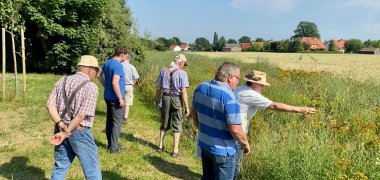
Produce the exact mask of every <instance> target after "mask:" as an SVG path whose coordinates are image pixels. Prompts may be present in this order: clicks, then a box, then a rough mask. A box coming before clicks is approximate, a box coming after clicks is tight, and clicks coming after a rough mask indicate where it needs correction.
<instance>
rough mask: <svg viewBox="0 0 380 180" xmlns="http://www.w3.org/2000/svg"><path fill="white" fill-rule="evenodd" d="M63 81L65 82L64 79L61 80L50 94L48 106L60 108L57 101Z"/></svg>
mask: <svg viewBox="0 0 380 180" xmlns="http://www.w3.org/2000/svg"><path fill="white" fill-rule="evenodd" d="M62 80H63V78H61V79H60V80H59V81H57V82H56V83H55V85H54V89H53V91H52V92H51V93H50V96H49V99H48V101H47V103H46V105H47V106H58V105H57V99H58V96H59V95H60V94H59V88H60V87H61V86H62V83H63V82H62Z"/></svg>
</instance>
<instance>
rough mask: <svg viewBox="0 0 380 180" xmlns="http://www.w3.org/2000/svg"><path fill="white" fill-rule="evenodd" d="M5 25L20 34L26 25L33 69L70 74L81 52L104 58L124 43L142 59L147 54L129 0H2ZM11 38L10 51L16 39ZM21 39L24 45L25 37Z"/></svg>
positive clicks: (0, 7) (29, 64) (29, 63)
mask: <svg viewBox="0 0 380 180" xmlns="http://www.w3.org/2000/svg"><path fill="white" fill-rule="evenodd" d="M0 28H6V30H7V31H8V32H11V31H14V32H15V33H16V34H17V33H18V32H20V30H21V29H25V41H26V49H27V54H26V56H27V57H26V58H27V67H28V69H27V70H28V72H39V73H44V72H53V73H70V72H73V71H75V65H76V63H77V61H78V59H79V57H80V56H81V55H83V54H91V55H95V56H96V57H98V58H99V61H104V60H105V59H106V58H107V57H109V56H110V55H111V54H112V51H113V49H114V48H115V47H118V46H127V47H128V48H129V50H130V52H131V54H132V56H133V57H134V59H135V60H137V61H141V60H142V59H143V58H144V49H145V46H144V44H143V42H142V40H141V38H140V37H139V35H138V29H137V28H136V26H135V24H134V21H133V19H132V15H131V11H130V9H129V8H128V7H127V6H126V4H125V1H124V0H60V1H41V0H2V1H1V2H0ZM5 39H6V42H7V43H6V46H7V54H10V53H8V52H9V49H10V48H8V47H9V46H10V42H11V37H10V36H9V35H7V36H6V38H5ZM15 41H16V42H18V43H16V44H19V42H20V37H19V36H16V37H15ZM16 48H19V46H17V47H16ZM9 58H11V57H8V56H7V61H8V60H9ZM8 65H9V66H11V64H10V63H7V66H8ZM9 66H8V67H7V70H11V67H9Z"/></svg>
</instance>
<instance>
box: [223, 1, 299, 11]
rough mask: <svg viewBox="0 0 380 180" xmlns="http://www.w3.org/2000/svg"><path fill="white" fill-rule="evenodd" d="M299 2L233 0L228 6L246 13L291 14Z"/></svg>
mask: <svg viewBox="0 0 380 180" xmlns="http://www.w3.org/2000/svg"><path fill="white" fill-rule="evenodd" d="M296 1H297V0H231V1H230V2H229V3H228V4H229V5H230V6H232V7H233V8H236V9H239V10H242V11H245V12H257V11H260V12H268V11H274V13H276V12H289V11H291V10H293V9H294V8H295V6H296Z"/></svg>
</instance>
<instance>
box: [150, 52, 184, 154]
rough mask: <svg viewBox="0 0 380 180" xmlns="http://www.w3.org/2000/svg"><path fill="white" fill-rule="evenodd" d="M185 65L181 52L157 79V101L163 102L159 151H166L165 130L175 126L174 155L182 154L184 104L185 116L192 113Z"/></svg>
mask: <svg viewBox="0 0 380 180" xmlns="http://www.w3.org/2000/svg"><path fill="white" fill-rule="evenodd" d="M185 66H187V59H186V56H185V55H183V54H179V55H177V56H176V57H175V58H174V60H173V62H172V63H171V65H170V66H169V67H167V68H163V69H162V70H161V72H160V74H159V75H158V78H157V80H156V84H157V89H156V103H157V104H161V126H160V142H159V145H158V150H157V151H158V152H163V151H164V137H165V132H166V131H168V130H170V128H171V126H173V131H174V136H173V141H174V143H173V152H172V157H178V156H179V155H180V153H179V149H178V146H179V140H180V136H181V133H182V117H183V114H182V113H183V112H182V109H183V106H184V114H185V116H188V115H189V114H190V110H189V103H188V100H187V88H188V87H189V79H188V77H187V73H186V72H185V71H184V70H183V69H184V68H185ZM160 102H161V103H160Z"/></svg>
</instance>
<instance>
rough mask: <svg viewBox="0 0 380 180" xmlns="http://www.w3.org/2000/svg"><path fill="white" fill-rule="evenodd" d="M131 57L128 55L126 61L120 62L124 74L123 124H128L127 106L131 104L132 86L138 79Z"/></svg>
mask: <svg viewBox="0 0 380 180" xmlns="http://www.w3.org/2000/svg"><path fill="white" fill-rule="evenodd" d="M131 58H132V57H131V55H130V54H128V57H127V59H126V60H125V61H124V62H122V63H121V64H122V65H123V71H124V74H125V76H124V77H125V112H124V123H127V122H128V115H129V109H130V108H129V106H132V104H133V86H134V85H135V83H136V81H137V79H138V78H139V77H140V76H139V73H138V72H137V70H136V68H135V66H133V65H132V64H131V62H130V61H131Z"/></svg>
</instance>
